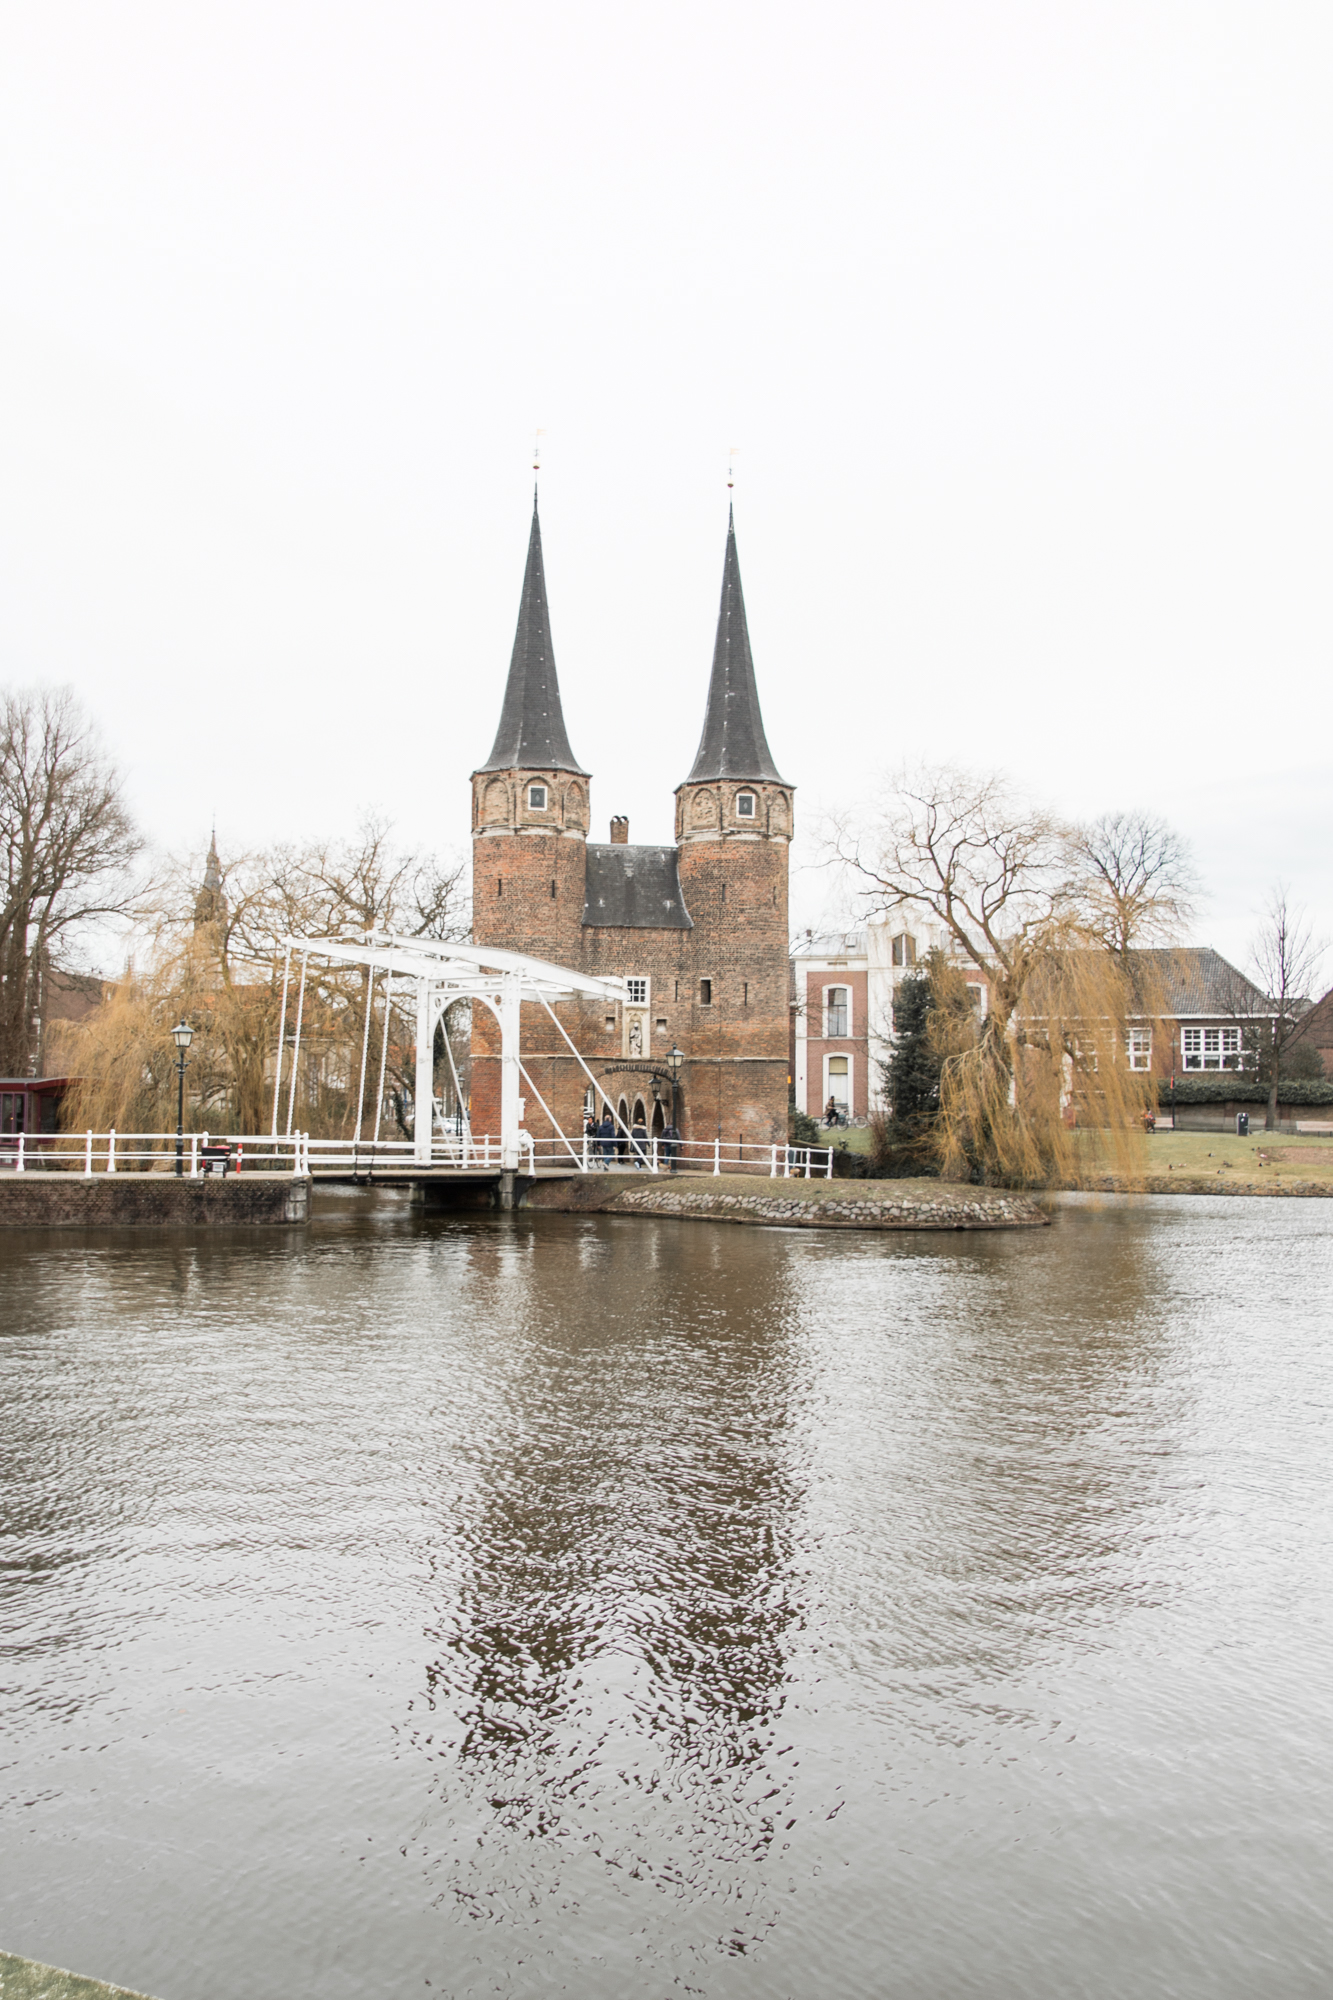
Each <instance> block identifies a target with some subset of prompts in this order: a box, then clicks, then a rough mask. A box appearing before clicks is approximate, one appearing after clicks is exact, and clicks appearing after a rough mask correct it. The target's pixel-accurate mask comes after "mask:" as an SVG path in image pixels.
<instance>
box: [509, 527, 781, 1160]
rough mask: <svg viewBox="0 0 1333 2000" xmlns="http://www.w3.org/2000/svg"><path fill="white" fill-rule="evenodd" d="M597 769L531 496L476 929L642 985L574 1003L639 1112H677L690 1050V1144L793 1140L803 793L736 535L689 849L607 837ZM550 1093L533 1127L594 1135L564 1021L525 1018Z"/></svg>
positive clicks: (685, 843) (628, 1103)
mask: <svg viewBox="0 0 1333 2000" xmlns="http://www.w3.org/2000/svg"><path fill="white" fill-rule="evenodd" d="M591 783H592V781H591V778H590V776H589V774H588V772H587V771H585V770H584V769H583V767H582V765H581V764H580V763H579V761H578V759H577V758H576V757H575V755H574V752H573V750H572V748H571V746H570V741H569V736H568V734H567V732H566V729H565V720H564V713H563V710H562V706H561V700H560V688H559V683H558V681H557V678H556V668H555V654H554V647H553V644H552V639H551V625H550V615H549V610H548V606H547V597H546V577H545V569H544V564H543V558H542V543H541V527H540V524H539V521H538V517H537V508H536V502H535V499H534V503H533V514H532V529H531V535H530V538H529V543H528V558H527V568H526V572H525V574H524V579H523V594H522V599H521V602H520V608H519V617H518V629H517V632H516V634H515V638H514V650H513V654H512V657H511V660H510V665H509V679H508V682H507V685H506V688H505V694H504V701H503V705H502V708H501V713H500V726H499V728H498V730H497V732H496V737H495V743H494V746H493V747H492V750H491V754H490V756H489V757H488V758H487V759H486V761H485V763H484V764H482V765H480V766H479V767H478V768H477V770H476V771H475V772H474V773H473V777H472V890H473V936H474V940H475V942H476V943H477V944H480V945H486V944H490V945H496V946H504V947H507V948H509V949H511V950H516V951H524V952H530V953H533V954H534V955H536V956H538V957H541V958H545V959H548V960H551V961H552V962H554V963H555V964H557V965H562V966H568V967H571V968H573V969H574V970H576V971H580V972H585V973H591V974H597V975H606V974H614V975H618V976H621V977H624V978H626V979H627V980H628V981H629V990H628V998H627V1000H626V1002H625V1003H624V1004H623V1005H617V1006H616V1008H615V1009H614V1011H612V1010H610V1009H607V1008H606V1007H604V1006H602V1005H600V1004H599V1003H596V1002H593V1001H591V1000H588V1001H578V1002H573V1001H571V1002H568V1003H566V1004H564V1005H562V1006H561V1007H560V1008H559V1009H558V1010H557V1013H558V1016H559V1019H560V1021H561V1023H562V1025H563V1027H564V1029H565V1031H566V1032H567V1033H568V1035H569V1036H570V1039H571V1040H572V1041H573V1043H574V1044H575V1046H576V1048H577V1049H578V1051H579V1053H580V1055H581V1056H582V1057H583V1059H584V1061H585V1062H586V1063H587V1064H588V1065H589V1067H590V1068H591V1069H592V1071H593V1073H594V1075H595V1077H596V1079H597V1083H598V1085H599V1087H600V1088H601V1089H602V1090H604V1091H605V1092H606V1093H607V1095H608V1096H609V1097H610V1098H611V1101H612V1103H613V1104H614V1105H616V1106H617V1108H618V1109H619V1111H620V1113H621V1115H622V1116H623V1117H624V1118H625V1119H626V1121H627V1122H631V1123H632V1122H633V1120H634V1119H635V1117H636V1116H641V1117H642V1118H643V1121H644V1123H645V1125H646V1126H647V1127H648V1129H649V1130H650V1131H660V1130H661V1129H662V1127H663V1126H664V1124H666V1123H667V1122H668V1121H669V1120H670V1116H671V1096H672V1093H671V1085H670V1069H669V1065H668V1064H667V1062H666V1057H667V1055H668V1052H669V1051H670V1050H671V1049H672V1048H673V1047H677V1048H679V1049H680V1050H681V1051H683V1053H684V1057H685V1064H684V1068H683V1070H682V1072H681V1076H680V1083H679V1090H678V1103H679V1107H680V1125H681V1130H682V1132H683V1134H684V1136H685V1137H686V1138H687V1139H689V1138H693V1139H709V1140H712V1139H715V1138H718V1137H720V1138H722V1139H724V1140H725V1141H726V1143H727V1144H728V1145H734V1144H735V1143H736V1141H737V1139H738V1138H739V1139H741V1140H742V1141H743V1142H744V1143H746V1144H752V1143H753V1144H758V1145H764V1146H769V1145H773V1144H777V1143H780V1142H782V1141H784V1140H785V1139H786V1132H787V1061H788V1052H787V866H788V852H789V848H790V843H791V835H792V802H793V788H792V786H791V785H790V784H789V783H788V782H787V781H786V779H784V778H783V777H781V776H780V775H779V772H778V769H777V766H776V764H775V763H774V761H773V757H772V753H771V752H770V750H769V747H768V742H767V739H766V737H765V734H764V725H763V719H762V716H761V714H760V708H759V694H758V689H757V686H756V682H755V671H754V660H753V656H752V654H751V650H750V637H749V630H748V627H747V624H746V617H745V600H744V597H743V594H742V591H741V576H740V564H739V560H738V558H737V553H736V531H735V524H734V521H729V523H728V527H727V542H726V553H725V559H724V564H723V575H722V599H721V605H720V608H719V613H718V625H717V638H716V643H715V646H714V650H713V667H712V674H711V678H710V681H709V687H708V694H707V701H706V704H705V708H704V719H703V730H702V734H701V736H700V740H699V749H698V753H697V755H696V756H695V760H694V763H693V766H692V767H691V769H690V771H689V774H688V776H687V777H686V778H685V779H684V781H683V782H682V783H681V784H680V785H678V786H677V788H676V844H675V845H674V846H672V847H642V846H634V845H631V843H630V839H629V822H628V820H626V819H624V818H623V817H618V818H616V819H614V820H613V821H612V822H611V838H610V840H609V841H607V842H604V843H603V842H596V841H590V840H589V838H588V833H589V827H590V824H591ZM520 1033H521V1040H522V1048H523V1063H524V1066H525V1068H526V1069H527V1071H528V1075H529V1078H530V1081H531V1085H532V1086H533V1088H532V1089H531V1090H529V1091H528V1093H527V1095H526V1098H525V1124H526V1127H527V1129H528V1130H529V1131H530V1132H531V1133H532V1134H533V1136H534V1137H536V1138H544V1137H547V1136H549V1135H550V1132H551V1124H550V1121H549V1120H548V1119H547V1117H546V1116H545V1114H544V1113H543V1111H542V1109H541V1106H540V1104H539V1103H538V1102H537V1097H536V1093H540V1096H541V1097H542V1098H544V1099H545V1101H546V1103H547V1105H548V1106H549V1107H550V1109H551V1111H552V1113H553V1114H554V1118H555V1121H556V1122H557V1123H558V1125H559V1126H560V1127H561V1128H562V1129H563V1130H564V1131H565V1132H566V1133H568V1134H574V1133H577V1132H579V1131H581V1129H582V1123H583V1112H584V1107H585V1102H586V1101H587V1098H588V1090H589V1086H588V1082H587V1078H586V1076H585V1075H584V1073H583V1071H582V1070H581V1069H580V1067H579V1065H578V1062H577V1061H576V1059H575V1057H574V1056H573V1055H572V1054H571V1053H570V1051H569V1049H568V1047H567V1045H566V1044H565V1042H564V1040H563V1038H562V1036H561V1034H560V1031H559V1029H558V1028H557V1027H556V1025H555V1024H554V1022H552V1021H551V1020H550V1019H549V1018H548V1017H546V1016H545V1015H544V1014H543V1013H542V1011H541V1010H540V1009H538V1008H536V1007H526V1006H525V1008H524V1009H523V1017H522V1021H521V1027H520ZM499 1104H500V1062H499V1041H498V1030H497V1028H496V1026H495V1023H494V1021H493V1019H492V1018H491V1016H490V1015H489V1012H488V1011H487V1010H486V1009H483V1008H480V1007H479V1008H476V1009H474V1013H473V1026H472V1107H471V1118H472V1126H473V1129H474V1131H477V1132H496V1131H498V1130H499V1129H500V1128H499Z"/></svg>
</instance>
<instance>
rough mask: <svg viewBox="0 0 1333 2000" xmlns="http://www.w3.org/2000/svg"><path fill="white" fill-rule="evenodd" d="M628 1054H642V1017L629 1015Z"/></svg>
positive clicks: (640, 1015)
mask: <svg viewBox="0 0 1333 2000" xmlns="http://www.w3.org/2000/svg"><path fill="white" fill-rule="evenodd" d="M629 1052H630V1054H631V1055H632V1056H641V1055H642V1054H643V1016H642V1014H631V1015H630V1021H629Z"/></svg>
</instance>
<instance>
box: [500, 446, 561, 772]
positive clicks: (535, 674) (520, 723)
mask: <svg viewBox="0 0 1333 2000" xmlns="http://www.w3.org/2000/svg"><path fill="white" fill-rule="evenodd" d="M478 769H479V770H481V771H515V770H517V771H577V772H578V773H579V775H580V776H582V777H586V776H587V773H586V772H585V771H584V769H583V766H582V765H581V764H580V763H579V762H578V759H577V758H576V757H575V755H574V752H573V751H572V750H571V748H570V746H569V737H568V735H567V733H566V730H565V717H564V711H563V709H562V708H561V706H560V683H559V681H558V680H557V679H556V672H555V648H554V646H553V645H552V643H551V615H550V611H549V609H548V607H547V602H546V571H545V567H544V565H543V563H542V530H541V522H540V520H539V518H538V514H537V489H536V486H535V485H534V487H533V489H532V532H531V534H530V535H529V537H528V562H527V568H526V569H525V570H524V572H523V595H522V597H521V598H520V600H519V607H518V629H517V631H516V632H515V634H514V650H513V653H512V655H511V657H510V661H509V680H508V683H507V685H506V687H505V697H504V706H503V707H502V709H501V710H500V727H499V728H498V729H497V730H496V732H495V743H494V746H493V748H492V750H491V754H490V756H489V757H488V758H487V759H486V762H485V763H484V764H481V765H479V766H478Z"/></svg>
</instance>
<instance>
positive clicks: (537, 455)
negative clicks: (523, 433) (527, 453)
mask: <svg viewBox="0 0 1333 2000" xmlns="http://www.w3.org/2000/svg"><path fill="white" fill-rule="evenodd" d="M545 436H546V432H545V431H538V432H537V433H536V435H535V436H534V438H533V440H532V469H533V471H534V472H540V471H541V469H542V439H543V438H544V437H545Z"/></svg>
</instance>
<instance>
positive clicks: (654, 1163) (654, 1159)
mask: <svg viewBox="0 0 1333 2000" xmlns="http://www.w3.org/2000/svg"><path fill="white" fill-rule="evenodd" d="M653 1172H654V1173H656V1172H657V1134H656V1132H654V1133H653Z"/></svg>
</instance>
